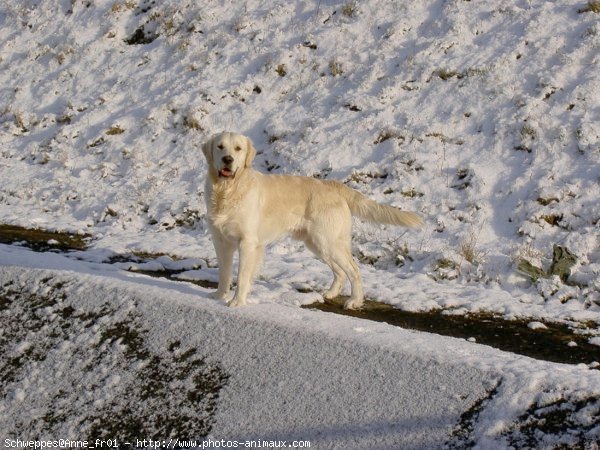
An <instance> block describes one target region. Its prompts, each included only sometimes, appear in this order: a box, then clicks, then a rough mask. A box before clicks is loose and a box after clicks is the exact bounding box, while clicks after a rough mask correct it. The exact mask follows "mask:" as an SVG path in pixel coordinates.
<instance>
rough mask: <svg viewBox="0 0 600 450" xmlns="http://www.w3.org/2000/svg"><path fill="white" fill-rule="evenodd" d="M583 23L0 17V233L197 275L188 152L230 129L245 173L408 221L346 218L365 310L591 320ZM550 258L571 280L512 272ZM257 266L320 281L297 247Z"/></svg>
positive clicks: (95, 14)
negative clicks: (414, 222) (572, 258)
mask: <svg viewBox="0 0 600 450" xmlns="http://www.w3.org/2000/svg"><path fill="white" fill-rule="evenodd" d="M585 5H586V4H585V2H582V1H566V2H560V3H556V2H544V1H535V0H534V1H519V0H511V1H508V0H506V1H500V2H483V1H458V0H455V1H442V0H439V1H432V2H417V1H410V2H402V3H398V2H393V1H385V0H376V1H371V2H368V4H367V3H360V2H351V1H348V2H340V1H337V2H334V1H314V0H313V1H300V2H283V1H282V2H278V1H273V2H267V3H265V2H259V1H255V0H249V1H247V2H235V1H231V2H193V1H183V2H182V1H175V0H163V1H148V0H108V1H100V0H86V1H79V0H77V1H70V0H61V1H55V0H39V1H34V0H31V1H24V2H10V1H6V0H2V1H0V23H1V27H0V42H2V46H1V48H0V69H1V70H0V179H1V180H2V181H1V183H0V222H3V223H11V224H20V225H24V226H34V227H43V228H49V229H62V230H69V231H75V232H81V233H91V234H92V235H93V236H94V241H93V247H94V248H95V249H96V250H99V251H100V250H101V251H106V250H108V251H110V252H117V253H120V252H127V251H131V250H137V251H146V252H160V253H167V254H170V255H173V256H178V257H196V258H205V259H208V260H209V261H210V262H213V263H214V253H213V250H212V245H211V243H210V240H209V237H208V235H207V233H206V229H205V212H206V211H205V207H204V201H203V198H202V189H203V187H202V179H203V176H204V172H205V166H204V161H203V158H202V155H201V153H200V152H199V145H200V144H201V143H202V142H203V141H204V140H205V139H206V138H207V137H208V136H210V135H211V134H213V133H215V132H218V131H221V130H223V129H230V130H234V131H238V132H242V133H245V134H247V135H248V136H250V137H251V138H252V139H253V141H254V143H255V145H256V147H257V148H259V149H260V150H261V153H260V155H259V157H258V158H257V166H258V168H259V169H260V170H263V171H272V172H274V173H298V174H303V175H309V176H319V177H326V178H335V179H340V180H342V181H345V182H346V183H347V184H348V185H349V186H351V187H354V188H356V189H358V190H360V191H362V192H364V193H365V194H367V195H369V196H370V197H372V198H373V199H376V200H378V201H381V202H384V203H389V204H393V205H396V206H399V207H402V208H404V209H410V210H415V211H418V212H420V213H421V214H422V215H423V216H424V217H425V219H426V221H427V226H426V227H425V228H424V229H423V230H422V231H419V232H417V233H413V232H410V233H409V232H406V231H404V230H398V229H383V230H382V229H378V228H373V227H371V226H366V225H364V224H361V223H357V225H356V230H355V231H356V232H355V238H354V248H355V254H356V256H357V257H359V259H360V260H361V262H362V263H363V265H362V271H363V273H364V274H365V279H366V280H365V281H366V292H367V295H368V296H369V297H371V298H377V299H380V300H382V301H386V302H389V303H393V304H396V305H398V306H399V307H402V308H406V309H412V310H424V309H431V308H440V307H441V308H447V309H452V310H453V311H454V312H457V313H465V312H468V311H479V310H487V311H492V312H496V313H499V314H502V315H505V316H507V317H515V316H521V315H525V316H528V317H537V318H546V319H554V320H575V321H580V322H584V321H592V322H596V323H597V322H599V321H600V314H599V311H600V306H599V305H598V303H599V302H600V297H599V295H600V294H599V291H600V289H599V288H600V247H599V239H598V235H599V233H598V227H599V222H598V221H599V219H600V203H599V202H598V198H600V185H599V182H598V180H599V177H600V165H599V162H600V161H599V159H600V137H599V133H600V132H599V130H600V109H599V107H598V105H599V104H600V89H598V86H600V75H599V74H600V70H598V64H599V62H600V51H599V44H600V21H599V17H600V16H599V15H598V14H597V13H595V12H593V11H588V12H582V10H583V9H585V8H584V7H585ZM555 244H558V245H561V246H563V247H566V248H567V249H568V250H569V251H570V252H572V253H573V254H574V255H576V257H577V262H576V264H575V266H574V267H573V268H572V275H571V276H570V278H569V282H568V283H566V284H565V283H563V282H562V281H561V280H559V279H558V278H557V277H553V278H549V279H542V280H540V281H539V282H537V283H534V284H532V283H531V282H530V281H529V280H528V279H527V277H525V276H523V275H520V274H518V273H517V271H516V267H517V265H518V262H519V261H520V260H522V259H525V260H527V261H529V262H530V263H532V264H534V265H536V266H538V267H540V268H542V269H543V270H548V267H549V266H550V263H551V259H552V247H553V245H555ZM270 253H271V254H270V255H269V256H268V258H267V265H266V266H265V270H264V272H263V279H264V280H266V282H268V283H272V284H276V285H277V286H279V287H281V286H283V287H286V286H287V287H289V286H293V285H294V284H295V283H307V284H308V285H309V287H310V288H312V289H314V290H315V291H322V290H323V288H324V286H325V285H326V284H327V280H326V278H325V275H324V274H322V272H323V266H321V265H320V263H317V262H314V261H313V260H311V259H310V258H311V257H310V256H309V255H308V253H306V252H305V251H303V250H302V249H301V247H299V246H297V245H296V244H295V243H293V242H290V241H285V242H283V243H282V244H279V245H277V246H276V247H275V248H274V249H272V250H271V252H270ZM299 268H300V269H303V270H304V272H302V271H300V272H299V270H298V269H299ZM302 274H304V276H300V275H302ZM269 289H270V287H269V286H267V287H266V288H265V289H263V291H269ZM257 292H258V294H256V293H255V295H254V297H253V298H254V302H260V301H265V299H264V298H263V297H262V296H261V293H262V292H261V291H260V290H259V291H257ZM268 301H271V300H270V299H269V300H268Z"/></svg>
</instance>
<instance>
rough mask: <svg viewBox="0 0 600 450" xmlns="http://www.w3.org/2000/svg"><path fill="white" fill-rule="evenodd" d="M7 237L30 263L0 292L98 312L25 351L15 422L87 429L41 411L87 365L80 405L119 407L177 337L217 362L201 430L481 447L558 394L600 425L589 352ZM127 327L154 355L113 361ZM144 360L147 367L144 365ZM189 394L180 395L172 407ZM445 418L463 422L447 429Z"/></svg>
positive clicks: (10, 270)
mask: <svg viewBox="0 0 600 450" xmlns="http://www.w3.org/2000/svg"><path fill="white" fill-rule="evenodd" d="M2 249H3V255H4V259H7V258H8V257H10V258H11V260H13V261H15V263H18V264H21V265H22V266H29V267H16V266H10V265H0V286H2V295H5V292H6V291H7V290H11V289H12V290H13V291H14V290H15V289H16V290H18V291H19V297H21V298H23V297H27V296H29V295H33V296H37V297H40V298H50V299H54V300H53V301H55V303H52V302H47V304H48V305H49V306H46V307H45V308H42V309H40V310H39V311H43V314H42V315H43V317H45V319H44V320H47V326H46V327H45V328H47V327H52V326H56V324H57V320H58V321H59V323H60V319H57V317H59V318H60V317H61V311H65V310H66V309H67V310H69V311H70V313H69V315H70V317H76V318H80V317H91V316H93V314H97V313H98V311H100V310H102V311H104V313H103V315H102V317H100V316H99V318H98V319H97V321H96V322H94V325H93V326H90V325H89V324H88V325H86V324H83V325H81V327H80V328H77V325H73V326H72V328H70V330H72V331H71V334H70V335H68V337H67V339H65V340H64V341H61V340H60V339H58V340H52V339H50V340H49V342H50V343H51V345H50V347H49V348H47V349H46V353H47V355H48V356H47V357H46V358H45V359H43V360H42V361H30V360H27V362H26V363H24V364H23V366H22V367H21V368H20V369H19V371H17V372H18V373H17V375H16V376H15V377H14V380H13V381H11V382H10V383H7V385H6V386H4V388H6V391H7V395H6V397H5V399H4V400H3V401H2V403H1V406H0V411H2V414H0V429H4V430H18V429H19V425H18V424H21V426H23V424H25V428H24V429H27V430H28V431H29V432H30V433H31V434H32V435H36V433H39V434H37V435H38V436H42V437H43V436H46V437H53V438H60V437H63V438H64V437H66V435H67V434H69V433H71V434H69V436H70V437H71V438H74V437H77V436H78V437H79V438H81V434H83V435H85V433H86V432H89V428H86V427H87V425H86V424H85V423H83V422H82V421H81V414H80V413H73V412H71V413H68V412H65V415H64V418H63V420H62V421H59V422H58V423H53V425H52V426H50V425H47V426H46V427H45V428H44V427H43V426H42V425H40V423H43V421H42V422H40V417H43V416H44V413H48V411H50V410H51V411H53V413H54V414H56V415H59V414H60V412H61V405H64V404H69V403H70V402H72V403H77V402H78V401H80V402H81V401H82V400H81V399H79V397H78V396H79V394H78V393H79V389H80V388H78V387H77V384H78V383H81V382H82V381H81V380H84V379H86V380H87V381H86V383H88V384H90V383H91V385H92V386H94V389H93V390H92V391H91V392H92V394H91V398H90V400H89V401H88V402H87V403H85V402H84V404H83V405H84V406H85V410H86V411H88V412H89V411H90V410H92V411H93V410H94V409H95V408H97V409H99V410H101V404H107V403H108V404H112V405H113V407H112V411H120V409H119V404H120V402H123V401H131V399H129V400H125V399H122V398H121V396H122V394H119V392H120V391H119V389H122V388H123V386H128V383H129V388H128V389H129V390H135V389H134V388H132V387H131V386H134V387H135V386H136V383H138V384H139V383H141V382H142V381H136V377H138V378H139V373H138V372H135V371H136V370H140V369H139V367H138V366H139V365H143V364H157V363H156V361H159V360H160V361H167V360H169V355H170V353H169V352H170V351H171V350H172V348H173V347H174V346H176V347H177V348H180V349H182V350H181V351H182V352H183V350H184V349H190V348H191V349H195V350H194V351H195V352H196V353H195V355H196V356H198V357H200V358H202V360H203V361H204V362H205V363H206V364H207V365H208V366H209V367H218V370H219V373H223V374H224V377H223V379H225V380H226V381H224V382H223V383H222V386H221V387H219V392H218V397H217V398H216V399H213V401H214V403H211V405H212V406H213V409H212V410H210V414H209V416H210V420H208V419H206V420H207V423H211V424H212V428H211V429H210V433H209V435H208V436H209V437H211V438H214V439H216V440H220V439H226V440H227V439H229V440H240V441H242V440H248V439H263V440H267V441H273V440H286V441H288V443H291V442H292V441H293V440H298V441H301V440H302V441H310V442H311V444H312V448H381V449H384V448H390V449H391V448H440V447H441V446H443V445H444V444H448V445H449V446H450V447H452V445H459V444H460V443H461V442H464V439H472V440H473V442H475V443H477V444H478V445H479V446H480V448H502V447H503V446H504V445H506V444H507V442H510V441H507V439H518V438H519V436H521V435H520V434H519V433H520V425H519V424H520V421H522V420H523V419H522V417H523V415H524V414H525V415H526V414H527V412H528V411H531V410H532V408H533V410H536V408H537V409H541V408H543V407H544V406H545V405H553V404H554V403H555V402H556V401H557V400H560V402H561V404H571V405H573V406H574V408H573V409H575V412H577V414H579V416H578V417H579V419H578V420H579V422H578V423H579V425H580V432H581V433H583V434H581V435H582V436H584V435H585V436H588V437H589V436H591V437H594V436H595V437H598V436H600V429H598V428H599V427H597V426H596V428H595V429H594V427H593V426H591V427H590V426H589V425H590V424H592V425H593V424H594V421H597V418H598V416H597V408H598V405H597V401H596V402H595V403H594V400H593V399H594V398H596V399H597V398H598V396H600V372H599V371H597V370H592V369H591V368H588V367H586V366H584V365H580V366H569V365H562V364H553V363H546V362H541V361H536V360H533V359H530V358H526V357H522V356H516V355H512V354H509V353H505V352H501V351H498V350H495V349H492V348H490V347H486V346H482V345H478V344H473V343H470V342H467V341H464V340H461V339H453V338H448V337H442V336H437V335H432V334H427V333H420V332H415V331H410V330H403V329H400V328H397V327H393V326H390V325H386V324H381V323H371V322H368V321H364V320H359V319H353V318H348V317H341V316H338V315H333V314H331V315H330V314H324V313H321V312H317V311H310V310H303V309H300V308H297V307H294V306H290V305H278V304H258V305H251V306H249V307H246V308H239V309H230V308H226V307H225V306H224V305H223V304H222V303H220V302H217V301H214V300H210V299H209V298H208V297H207V295H206V294H207V291H206V290H205V289H203V288H201V287H197V286H194V285H191V284H189V285H188V284H184V283H176V282H170V281H166V280H158V279H152V278H149V277H144V276H140V275H135V274H131V273H127V272H123V271H118V270H116V269H115V268H114V267H112V266H107V265H102V264H92V263H86V262H79V263H74V262H72V261H71V262H70V260H69V259H68V258H65V257H64V256H61V255H55V254H34V253H32V252H29V251H28V250H25V249H19V248H16V247H6V246H3V248H2ZM7 255H8V256H7ZM3 263H6V261H3ZM36 267H39V268H36ZM48 267H53V268H52V269H48ZM61 267H62V269H59V268H61ZM37 297H35V298H37ZM14 304H15V305H16V303H14ZM11 305H12V303H11ZM65 308H66V309H65ZM69 308H73V310H71V309H69ZM11 310H12V313H15V312H17V310H16V309H14V308H13V307H12V306H9V307H8V308H5V309H4V310H3V311H2V314H3V316H2V317H3V318H6V317H7V315H8V317H10V314H11ZM35 311H37V310H35ZM13 319H14V320H19V319H20V318H19V317H13ZM71 322H72V323H73V322H74V321H73V320H71ZM52 324H54V325H52ZM123 324H127V326H128V327H129V328H128V330H129V331H128V333H129V334H128V333H121V334H119V336H122V339H121V341H118V342H117V341H115V342H112V341H109V342H112V345H111V346H108V347H102V346H101V345H100V344H106V342H105V341H106V338H103V337H102V336H106V333H107V331H106V330H111V329H117V328H118V326H122V325H123ZM111 327H112V328H111ZM42 329H43V328H42ZM32 330H33V329H32ZM32 330H30V331H29V333H28V334H27V335H25V336H23V338H22V339H18V342H17V340H13V341H14V342H12V341H11V340H10V336H6V334H4V335H2V337H3V338H4V341H3V342H4V343H5V345H7V346H6V347H5V349H4V350H5V355H6V356H7V357H13V358H14V357H15V355H17V356H18V355H19V352H21V353H22V354H29V353H27V349H30V348H35V345H36V336H38V335H37V334H36V333H41V332H42V331H36V330H33V331H32ZM132 333H140V335H142V336H143V339H142V340H143V346H144V348H146V349H148V351H149V352H150V353H151V354H153V355H155V356H156V357H157V358H158V359H157V360H152V361H155V362H154V363H148V362H146V363H144V362H143V361H141V360H140V358H141V359H143V358H142V357H140V356H137V357H136V358H137V359H136V361H134V362H131V361H129V363H125V364H122V365H118V364H116V363H114V361H116V360H118V359H119V358H123V357H125V360H126V361H127V358H130V359H131V354H130V353H128V351H130V350H131V346H132V344H128V342H127V340H126V339H125V338H124V337H126V336H129V335H130V334H132ZM49 336H52V334H49ZM6 341H8V342H9V344H6ZM45 341H48V338H46V339H45ZM174 343H176V344H174ZM72 345H76V346H78V347H77V350H76V351H75V350H70V348H71V347H70V346H72ZM86 345H90V346H91V347H90V348H91V349H92V350H91V351H92V353H99V354H103V352H104V353H106V356H105V357H104V359H102V362H101V363H99V366H98V367H97V368H96V369H97V370H96V371H94V372H93V374H92V375H90V374H89V373H84V372H83V368H82V367H78V365H77V364H74V361H78V359H77V358H81V356H77V355H79V354H80V353H79V352H81V347H82V346H84V347H85V346H86ZM128 345H129V347H128ZM140 345H141V344H136V347H135V348H137V347H139V346H140ZM95 346H99V347H95ZM128 349H129V350H128ZM169 349H171V350H169ZM70 351H73V354H71V353H70ZM137 351H138V352H139V349H138V350H137ZM142 353H143V352H142ZM127 355H129V356H127ZM144 357H145V358H148V357H147V356H144ZM134 359H135V358H134ZM175 360H176V359H174V360H173V361H175ZM107 361H113V362H110V363H109V362H107ZM141 370H142V372H140V373H144V372H148V371H149V372H151V373H154V372H153V370H152V368H151V367H149V366H144V367H143V368H142V369H141ZM56 373H64V374H68V375H65V380H67V381H68V382H69V383H70V386H71V390H70V392H71V394H70V395H71V396H73V398H71V397H69V394H67V401H66V403H63V402H64V399H63V400H61V401H58V400H57V398H56V397H55V396H53V395H54V394H53V393H54V390H55V389H57V390H59V388H60V383H61V382H62V381H60V380H58V381H57V380H56V379H55V374H56ZM136 373H138V375H136ZM155 376H158V377H160V376H165V375H164V374H160V372H158V374H156V373H155ZM86 377H87V378H86ZM90 377H91V378H90ZM115 377H116V378H117V380H118V381H115ZM140 379H141V380H143V379H144V378H143V377H141V378H140ZM90 380H91V381H90ZM127 380H130V381H129V382H128V381H127ZM65 382H66V381H65ZM57 383H58V384H57ZM187 388H188V389H189V386H188V387H187ZM182 389H183V388H182ZM183 390H184V391H185V389H183ZM169 395H172V396H177V395H180V396H181V394H177V393H176V392H171V393H170V394H169ZM488 397H489V398H488ZM184 398H185V396H184ZM140 399H141V397H140ZM140 399H138V401H141V402H142V404H143V401H142V400H140ZM483 399H486V400H485V401H484V402H483V403H481V402H480V401H481V400H483ZM590 399H591V400H590ZM582 401H583V403H581V402H582ZM99 402H100V403H99ZM578 402H579V403H578ZM480 403H481V404H480ZM580 403H581V404H580ZM115 405H116V406H115ZM477 405H479V406H477ZM577 405H578V406H577ZM188 406H189V405H187V403H186V401H185V400H184V401H182V402H181V404H179V405H178V406H177V408H180V409H182V410H183V409H185V408H186V407H188ZM474 406H475V413H474V414H473V415H472V417H471V419H469V420H471V422H469V423H468V424H467V425H468V426H469V427H471V430H469V431H465V430H464V428H465V427H467V425H465V423H463V424H462V427H461V426H459V423H460V422H461V416H463V414H464V413H465V412H467V411H468V410H470V409H471V408H473V407H474ZM575 406H577V408H578V409H577V408H575ZM65 411H67V410H65ZM465 420H466V419H465V417H464V416H463V422H464V421H465ZM467 428H468V427H467ZM146 430H147V429H146ZM453 430H455V431H456V430H462V431H461V432H459V433H458V436H455V437H451V433H452V431H453ZM582 430H583V431H582ZM147 432H148V431H147ZM155 432H157V430H155ZM61 433H63V435H61ZM77 433H81V434H80V435H78V434H77ZM461 433H462V434H461ZM465 433H466V435H465ZM515 436H516V437H515ZM569 436H570V434H569V433H567V432H566V431H565V432H564V433H561V434H560V435H558V436H552V435H549V436H548V437H547V438H548V439H553V440H554V441H556V442H559V441H560V439H566V438H569ZM13 437H15V438H16V437H19V436H14V435H13ZM140 437H141V438H143V437H144V436H140ZM167 437H172V436H164V438H167ZM177 437H178V438H180V439H190V438H194V437H195V436H177ZM155 438H156V436H155ZM460 439H463V441H461V440H460ZM554 441H550V442H554Z"/></svg>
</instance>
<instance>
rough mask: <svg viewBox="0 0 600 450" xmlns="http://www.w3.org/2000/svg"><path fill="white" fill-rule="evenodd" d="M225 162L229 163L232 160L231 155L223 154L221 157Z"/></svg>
mask: <svg viewBox="0 0 600 450" xmlns="http://www.w3.org/2000/svg"><path fill="white" fill-rule="evenodd" d="M221 160H222V161H223V162H224V163H225V164H231V163H232V162H233V156H229V155H226V156H223V158H222V159H221Z"/></svg>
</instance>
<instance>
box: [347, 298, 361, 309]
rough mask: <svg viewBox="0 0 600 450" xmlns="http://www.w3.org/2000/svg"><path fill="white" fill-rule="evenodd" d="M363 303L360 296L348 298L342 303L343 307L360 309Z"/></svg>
mask: <svg viewBox="0 0 600 450" xmlns="http://www.w3.org/2000/svg"><path fill="white" fill-rule="evenodd" d="M362 305H363V300H362V298H358V299H357V298H354V299H353V298H350V299H348V300H346V303H344V309H360V308H362Z"/></svg>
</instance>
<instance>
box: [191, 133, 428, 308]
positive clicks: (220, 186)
mask: <svg viewBox="0 0 600 450" xmlns="http://www.w3.org/2000/svg"><path fill="white" fill-rule="evenodd" d="M202 151H203V153H204V156H205V157H206V160H207V163H208V176H207V179H206V188H205V196H206V202H207V208H208V217H209V220H208V223H209V228H210V232H211V234H212V239H213V243H214V246H215V251H216V253H217V259H218V263H219V287H218V289H217V291H216V292H215V293H214V297H215V298H219V299H225V298H226V297H227V295H228V293H229V289H230V287H231V281H232V266H233V254H234V253H235V251H236V250H238V251H239V270H238V280H237V289H236V292H235V295H234V297H233V299H232V300H231V301H229V303H228V304H229V306H241V305H245V304H246V298H247V296H248V293H249V291H250V286H251V284H252V281H253V280H254V278H255V277H256V275H257V274H258V271H259V269H260V266H261V264H262V259H263V255H264V248H265V245H267V244H268V243H270V242H272V241H274V240H276V239H278V238H280V237H283V236H285V235H291V236H292V237H294V238H295V239H299V240H301V241H303V242H304V243H305V244H306V246H307V247H308V248H309V249H310V250H311V251H312V252H313V253H315V254H316V255H317V256H318V257H319V258H320V259H322V260H323V261H324V262H325V263H326V264H327V265H328V266H329V267H330V268H331V270H332V271H333V276H334V278H333V283H332V284H331V287H330V288H329V290H328V291H327V292H325V294H324V297H325V298H327V299H329V298H334V297H336V296H337V295H339V293H340V290H341V288H342V285H343V283H344V282H345V280H346V278H348V279H349V280H350V285H351V296H350V299H349V300H348V301H346V303H345V305H344V307H345V308H348V309H356V308H360V307H361V305H362V304H363V287H362V282H361V278H360V274H359V271H358V266H357V265H356V262H355V261H354V258H353V257H352V252H351V248H350V239H351V231H352V230H351V229H352V216H353V215H355V216H358V217H360V218H362V219H365V220H368V221H370V222H375V223H387V224H394V225H402V226H405V227H411V228H417V227H419V226H421V225H422V223H423V221H422V219H421V218H420V217H419V216H418V215H417V214H415V213H412V212H407V211H400V210H399V209H396V208H393V207H391V206H386V205H380V204H378V203H376V202H374V201H372V200H369V199H368V198H366V197H365V196H364V195H362V194H360V193H359V192H357V191H354V190H352V189H350V188H348V187H346V186H344V185H343V184H342V183H339V182H337V181H322V180H317V179H314V178H308V177H300V176H288V175H265V174H262V173H260V172H257V171H255V170H253V169H252V167H251V166H252V160H253V159H254V156H255V155H256V150H255V149H254V146H253V145H252V142H251V141H250V139H248V138H247V137H245V136H242V135H240V134H236V133H229V132H226V133H220V134H218V135H216V136H214V137H212V138H211V139H210V140H209V141H208V142H206V143H205V144H204V145H203V146H202Z"/></svg>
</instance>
